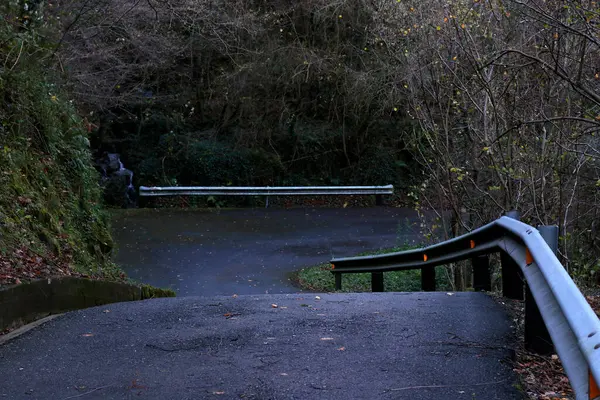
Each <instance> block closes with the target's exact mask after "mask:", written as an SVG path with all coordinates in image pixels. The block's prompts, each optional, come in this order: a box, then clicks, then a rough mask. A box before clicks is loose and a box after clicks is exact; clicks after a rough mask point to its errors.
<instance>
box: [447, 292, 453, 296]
mask: <svg viewBox="0 0 600 400" xmlns="http://www.w3.org/2000/svg"><path fill="white" fill-rule="evenodd" d="M446 294H447V295H448V296H454V293H446Z"/></svg>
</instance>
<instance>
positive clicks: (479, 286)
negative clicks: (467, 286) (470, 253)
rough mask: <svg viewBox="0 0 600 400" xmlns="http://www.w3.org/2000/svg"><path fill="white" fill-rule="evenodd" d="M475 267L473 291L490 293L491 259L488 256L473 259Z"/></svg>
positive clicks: (472, 262)
mask: <svg viewBox="0 0 600 400" xmlns="http://www.w3.org/2000/svg"><path fill="white" fill-rule="evenodd" d="M471 264H472V265H473V290H475V291H476V292H481V291H483V292H490V291H491V290H492V278H491V276H490V259H489V257H488V256H487V255H482V256H477V257H475V258H473V259H471Z"/></svg>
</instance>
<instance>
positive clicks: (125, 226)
mask: <svg viewBox="0 0 600 400" xmlns="http://www.w3.org/2000/svg"><path fill="white" fill-rule="evenodd" d="M112 224H113V237H114V239H115V242H116V243H117V246H118V252H117V254H116V256H115V261H116V262H117V263H118V264H119V265H121V267H122V268H123V269H124V270H125V272H127V274H128V275H129V276H130V277H131V278H133V279H135V280H137V281H141V282H144V283H148V284H151V285H155V286H160V287H169V288H172V289H174V290H175V291H176V292H177V295H178V296H212V295H231V294H265V293H293V292H298V291H299V289H298V288H296V287H294V286H293V285H292V283H291V281H290V280H289V273H290V272H292V271H295V270H298V269H300V268H303V267H307V266H311V265H316V264H319V263H325V262H327V261H329V260H330V259H331V257H332V256H352V255H356V254H357V253H360V252H364V251H371V250H377V249H380V248H390V247H394V246H396V245H401V244H405V243H414V242H415V241H417V242H418V241H419V234H418V221H417V216H416V213H415V212H414V211H412V210H409V209H400V208H387V207H374V208H346V209H328V208H317V209H304V208H302V209H288V210H285V209H234V210H220V211H218V210H176V209H139V210H120V211H117V212H115V213H114V214H113V221H112Z"/></svg>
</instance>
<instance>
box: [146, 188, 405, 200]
mask: <svg viewBox="0 0 600 400" xmlns="http://www.w3.org/2000/svg"><path fill="white" fill-rule="evenodd" d="M391 194H394V186H393V185H386V186H273V187H269V186H263V187H245V186H170V187H162V186H152V187H149V186H140V189H139V196H140V197H158V196H267V205H268V196H322V195H375V196H376V202H377V204H378V205H379V204H381V203H382V198H381V196H383V195H391Z"/></svg>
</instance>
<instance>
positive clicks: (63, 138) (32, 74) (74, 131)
mask: <svg viewBox="0 0 600 400" xmlns="http://www.w3.org/2000/svg"><path fill="white" fill-rule="evenodd" d="M13 3H14V2H11V3H10V4H5V5H2V6H0V15H2V16H3V17H2V19H1V20H0V285H7V284H13V283H19V282H20V281H23V280H29V279H35V278H42V277H47V276H54V275H84V276H91V277H105V278H112V279H120V278H122V277H123V275H122V273H121V272H120V271H119V270H118V269H117V268H116V267H115V266H114V264H112V263H111V261H110V257H109V253H110V251H111V248H112V240H111V237H110V233H109V229H108V220H107V216H106V215H104V214H103V212H102V210H101V204H100V203H99V202H100V190H99V187H98V176H97V173H96V171H95V170H94V168H93V166H92V164H91V158H90V151H89V142H88V139H87V136H86V135H87V130H86V129H85V124H84V121H83V120H82V119H81V118H80V117H79V116H78V115H77V113H76V111H75V108H74V106H73V104H72V103H71V102H70V101H68V99H67V98H64V97H63V95H62V93H61V91H60V89H59V88H57V87H55V86H54V85H53V84H52V83H51V81H52V73H51V72H49V71H48V70H47V69H46V65H47V63H46V60H49V59H50V58H51V56H52V51H53V49H52V47H51V46H50V45H48V42H50V41H49V40H48V38H49V37H51V29H50V28H51V27H49V26H47V25H45V24H44V23H43V20H42V18H41V14H40V10H24V8H23V7H22V5H21V6H19V2H16V4H13ZM48 64H49V63H48Z"/></svg>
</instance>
